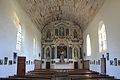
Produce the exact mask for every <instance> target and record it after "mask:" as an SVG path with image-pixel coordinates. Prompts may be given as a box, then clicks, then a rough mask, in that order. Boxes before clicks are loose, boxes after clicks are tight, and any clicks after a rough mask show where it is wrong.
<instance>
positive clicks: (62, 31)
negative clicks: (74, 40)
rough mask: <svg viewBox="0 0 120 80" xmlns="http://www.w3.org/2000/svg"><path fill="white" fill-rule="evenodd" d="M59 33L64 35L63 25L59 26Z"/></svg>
mask: <svg viewBox="0 0 120 80" xmlns="http://www.w3.org/2000/svg"><path fill="white" fill-rule="evenodd" d="M59 35H60V36H64V28H63V27H60V30H59Z"/></svg>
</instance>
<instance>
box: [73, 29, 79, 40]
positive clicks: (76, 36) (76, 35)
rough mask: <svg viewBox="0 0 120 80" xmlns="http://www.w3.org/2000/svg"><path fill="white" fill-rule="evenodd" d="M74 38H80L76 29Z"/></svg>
mask: <svg viewBox="0 0 120 80" xmlns="http://www.w3.org/2000/svg"><path fill="white" fill-rule="evenodd" d="M73 36H74V38H78V34H77V31H76V29H74V32H73Z"/></svg>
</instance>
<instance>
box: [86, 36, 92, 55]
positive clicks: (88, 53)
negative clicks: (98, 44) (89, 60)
mask: <svg viewBox="0 0 120 80" xmlns="http://www.w3.org/2000/svg"><path fill="white" fill-rule="evenodd" d="M86 48H87V56H91V42H90V35H89V34H88V35H87V38H86Z"/></svg>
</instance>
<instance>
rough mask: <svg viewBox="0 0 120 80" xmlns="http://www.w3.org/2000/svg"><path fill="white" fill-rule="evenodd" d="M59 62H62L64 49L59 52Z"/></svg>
mask: <svg viewBox="0 0 120 80" xmlns="http://www.w3.org/2000/svg"><path fill="white" fill-rule="evenodd" d="M60 62H64V51H61V53H60Z"/></svg>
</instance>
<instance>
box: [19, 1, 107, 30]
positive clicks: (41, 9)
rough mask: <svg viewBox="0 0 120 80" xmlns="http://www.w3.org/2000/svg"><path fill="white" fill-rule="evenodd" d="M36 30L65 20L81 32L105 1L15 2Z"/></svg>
mask: <svg viewBox="0 0 120 80" xmlns="http://www.w3.org/2000/svg"><path fill="white" fill-rule="evenodd" d="M17 1H18V3H19V4H20V6H21V7H22V8H23V9H24V10H25V12H26V13H27V14H28V16H29V17H30V18H31V20H32V21H33V23H35V24H36V26H37V28H38V29H40V30H41V29H42V28H43V27H44V26H46V25H47V24H49V23H51V22H54V21H57V20H60V21H62V20H67V21H71V22H73V23H74V24H77V25H78V26H80V27H81V29H82V31H84V30H85V29H86V27H87V26H88V24H89V23H90V22H91V21H92V19H93V18H94V17H95V15H96V14H97V12H98V11H99V9H100V8H101V7H102V5H103V3H104V1H105V0H17Z"/></svg>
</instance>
